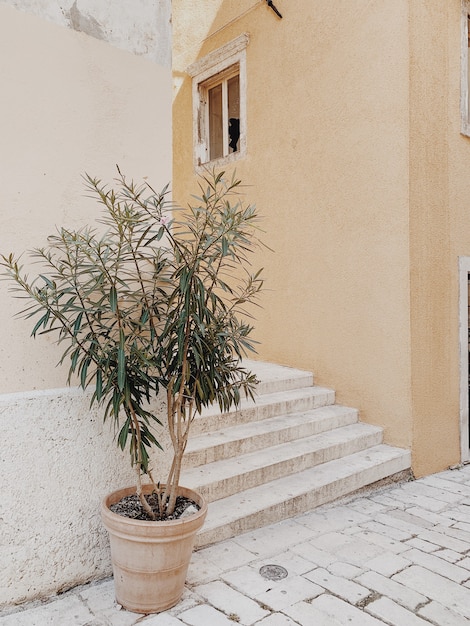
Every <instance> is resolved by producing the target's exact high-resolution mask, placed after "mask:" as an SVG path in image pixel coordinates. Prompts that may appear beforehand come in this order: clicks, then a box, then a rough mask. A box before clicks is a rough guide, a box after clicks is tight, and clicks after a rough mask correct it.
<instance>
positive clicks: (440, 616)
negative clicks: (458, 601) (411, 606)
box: [418, 600, 468, 626]
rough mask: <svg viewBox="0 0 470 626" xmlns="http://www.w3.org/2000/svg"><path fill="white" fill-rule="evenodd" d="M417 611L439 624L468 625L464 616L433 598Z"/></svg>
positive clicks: (445, 625) (440, 625)
mask: <svg viewBox="0 0 470 626" xmlns="http://www.w3.org/2000/svg"><path fill="white" fill-rule="evenodd" d="M418 613H419V615H422V616H423V617H426V618H427V619H429V620H431V621H432V622H433V623H436V624H439V626H468V620H467V619H465V617H462V616H461V615H459V614H458V613H455V612H454V611H451V610H450V609H448V608H447V607H444V606H442V604H439V602H435V601H434V600H433V601H432V602H429V603H428V604H426V605H425V606H423V607H421V608H420V609H418Z"/></svg>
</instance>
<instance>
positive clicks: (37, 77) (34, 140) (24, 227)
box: [0, 4, 171, 393]
mask: <svg viewBox="0 0 470 626" xmlns="http://www.w3.org/2000/svg"><path fill="white" fill-rule="evenodd" d="M0 42H1V44H0V46H1V51H2V53H1V60H0V84H1V85H2V98H1V100H0V116H1V120H2V139H1V142H0V171H1V178H2V184H1V186H0V204H1V213H0V251H1V252H2V253H8V252H10V251H15V252H17V253H18V252H22V251H23V250H26V249H30V248H33V247H40V246H42V245H43V244H44V243H45V238H46V237H47V235H48V234H50V233H53V232H54V230H55V227H56V225H57V226H64V225H66V226H71V227H78V226H80V225H82V224H84V223H86V221H89V220H92V219H93V218H94V216H95V215H96V214H97V207H98V205H97V204H96V203H95V202H93V201H92V200H90V199H87V198H86V197H85V191H84V186H83V183H82V180H81V175H82V174H83V173H84V172H88V173H90V174H91V175H93V176H98V177H99V178H102V179H104V180H110V181H111V180H112V178H113V177H114V176H115V174H116V169H115V164H116V163H118V164H119V165H120V167H121V169H122V171H123V172H125V173H128V175H129V176H133V177H135V178H136V179H142V178H144V177H148V180H149V181H151V182H152V184H153V185H154V186H155V187H157V188H161V187H163V185H165V184H166V183H167V182H168V181H169V180H170V179H171V77H170V72H169V70H168V69H166V68H163V67H161V66H159V65H157V64H155V63H152V62H151V61H149V60H147V59H143V58H140V57H137V56H134V55H132V54H130V53H128V52H124V51H121V50H118V49H116V48H114V47H111V46H110V45H108V44H106V43H103V42H99V41H97V40H95V39H92V38H91V37H88V36H86V35H84V34H82V33H76V32H73V31H70V30H67V29H65V28H61V27H59V26H56V25H53V24H51V23H49V22H46V21H44V20H42V19H40V18H38V17H33V16H31V15H27V14H24V13H21V12H19V11H16V10H15V9H13V8H11V7H8V6H6V5H1V4H0ZM6 291H7V285H6V284H5V283H4V282H3V281H2V282H0V301H1V302H2V306H1V307H0V328H1V329H2V332H1V337H0V393H8V392H15V391H21V390H30V389H47V388H51V387H63V386H64V383H65V376H64V373H63V371H59V370H57V369H55V367H54V365H55V363H56V362H57V360H58V356H59V354H60V352H59V351H58V350H55V349H52V348H50V347H49V346H48V341H49V340H48V339H47V338H41V339H40V340H37V341H33V340H31V339H29V337H28V335H29V331H30V329H31V324H29V323H27V322H24V321H18V320H14V319H12V316H13V314H14V312H15V311H18V310H19V307H20V306H21V302H19V301H15V300H13V299H12V298H11V297H10V296H7V295H6Z"/></svg>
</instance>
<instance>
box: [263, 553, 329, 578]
mask: <svg viewBox="0 0 470 626" xmlns="http://www.w3.org/2000/svg"><path fill="white" fill-rule="evenodd" d="M263 565H280V566H281V567H284V568H285V569H286V570H287V572H288V574H289V575H290V576H291V575H292V574H305V573H306V572H309V571H310V570H312V569H313V568H314V567H317V565H316V564H315V563H312V561H311V560H307V559H306V558H304V557H303V556H300V555H299V554H297V553H296V552H293V551H292V550H287V551H286V552H281V554H276V555H275V556H273V557H268V558H267V559H262V560H257V561H255V562H253V563H252V567H253V568H255V569H256V568H258V570H259V568H261V567H263Z"/></svg>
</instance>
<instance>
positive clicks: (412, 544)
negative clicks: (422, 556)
mask: <svg viewBox="0 0 470 626" xmlns="http://www.w3.org/2000/svg"><path fill="white" fill-rule="evenodd" d="M404 545H405V546H407V547H408V548H410V549H412V548H415V549H417V550H421V551H422V552H437V551H438V550H440V549H441V546H438V545H437V544H436V543H430V542H429V541H424V539H420V538H419V537H415V538H414V539H410V540H409V541H405V543H404Z"/></svg>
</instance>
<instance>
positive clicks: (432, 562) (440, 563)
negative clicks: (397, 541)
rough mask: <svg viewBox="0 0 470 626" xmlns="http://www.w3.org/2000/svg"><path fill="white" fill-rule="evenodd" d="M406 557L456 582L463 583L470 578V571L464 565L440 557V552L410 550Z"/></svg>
mask: <svg viewBox="0 0 470 626" xmlns="http://www.w3.org/2000/svg"><path fill="white" fill-rule="evenodd" d="M406 558H407V559H409V560H410V561H412V562H413V563H414V564H416V565H422V566H423V567H425V568H426V569H429V570H431V571H432V572H436V574H440V575H441V576H445V577H446V578H449V579H450V580H453V581H454V582H456V583H463V582H464V581H465V580H468V579H469V578H470V572H469V571H468V570H466V569H465V568H463V567H458V565H453V564H452V563H448V562H447V561H445V560H444V559H441V558H439V552H435V553H434V554H427V553H426V552H421V550H410V551H409V552H407V553H406Z"/></svg>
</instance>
